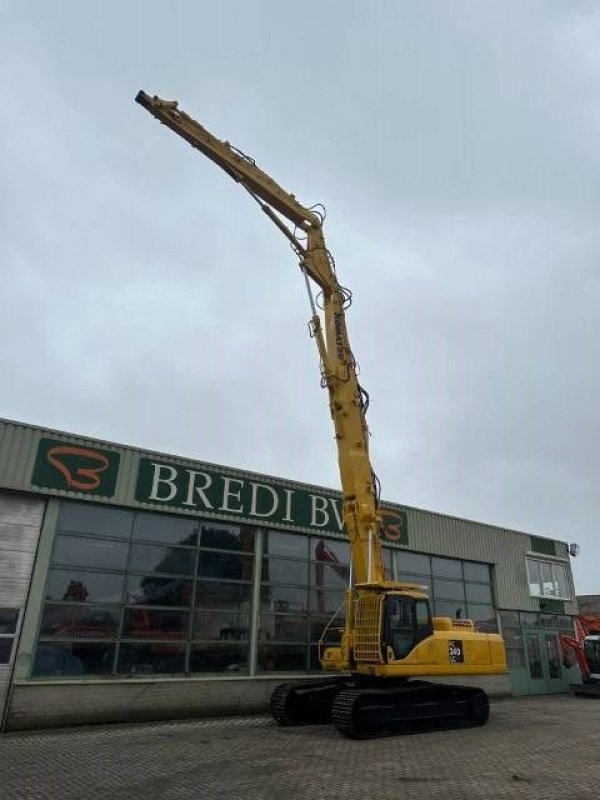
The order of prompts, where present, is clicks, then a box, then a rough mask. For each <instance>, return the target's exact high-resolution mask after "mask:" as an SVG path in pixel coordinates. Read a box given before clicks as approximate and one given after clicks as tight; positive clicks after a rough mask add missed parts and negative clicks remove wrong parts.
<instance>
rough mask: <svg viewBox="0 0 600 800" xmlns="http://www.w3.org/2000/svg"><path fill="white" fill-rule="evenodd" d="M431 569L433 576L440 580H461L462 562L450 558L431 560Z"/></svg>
mask: <svg viewBox="0 0 600 800" xmlns="http://www.w3.org/2000/svg"><path fill="white" fill-rule="evenodd" d="M431 568H432V570H433V574H434V575H438V576H439V577H441V578H456V579H457V580H462V576H463V574H462V562H461V561H455V560H454V559H452V558H432V559H431Z"/></svg>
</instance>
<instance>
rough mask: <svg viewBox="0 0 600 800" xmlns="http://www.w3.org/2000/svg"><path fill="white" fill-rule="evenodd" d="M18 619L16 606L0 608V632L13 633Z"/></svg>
mask: <svg viewBox="0 0 600 800" xmlns="http://www.w3.org/2000/svg"><path fill="white" fill-rule="evenodd" d="M18 621H19V609H18V608H0V633H15V631H16V630H17V622H18Z"/></svg>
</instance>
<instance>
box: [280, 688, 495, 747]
mask: <svg viewBox="0 0 600 800" xmlns="http://www.w3.org/2000/svg"><path fill="white" fill-rule="evenodd" d="M271 713H272V715H273V718H274V719H275V720H276V721H277V722H278V723H279V724H280V725H318V724H327V723H333V725H335V727H336V728H337V730H338V731H339V732H340V733H341V734H343V735H344V736H347V737H348V738H351V739H364V738H370V737H375V736H388V735H393V734H399V733H415V732H419V731H429V730H447V729H450V728H465V727H474V726H478V725H485V723H486V722H487V719H488V716H489V700H488V698H487V695H486V694H485V692H484V691H483V690H481V689H478V688H475V687H470V686H454V685H448V684H441V683H429V682H427V681H412V680H405V679H404V680H396V681H387V680H386V681H385V683H383V682H382V681H381V679H379V680H377V681H374V680H372V679H367V678H365V679H363V678H350V677H349V678H343V677H341V678H324V679H316V680H307V681H297V682H293V683H283V684H281V685H280V686H278V687H277V688H276V689H275V690H274V692H273V694H272V695H271Z"/></svg>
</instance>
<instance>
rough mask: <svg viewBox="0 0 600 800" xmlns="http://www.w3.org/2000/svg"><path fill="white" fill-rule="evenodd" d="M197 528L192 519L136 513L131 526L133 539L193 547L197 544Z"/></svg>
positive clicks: (194, 520) (195, 522)
mask: <svg viewBox="0 0 600 800" xmlns="http://www.w3.org/2000/svg"><path fill="white" fill-rule="evenodd" d="M198 527H199V526H198V520H197V519H194V518H193V517H172V516H170V515H168V514H148V513H144V512H138V513H137V514H136V515H135V520H134V524H133V538H134V540H140V539H143V540H145V541H148V542H164V543H165V544H182V545H187V546H188V547H194V546H195V545H196V544H197V543H198Z"/></svg>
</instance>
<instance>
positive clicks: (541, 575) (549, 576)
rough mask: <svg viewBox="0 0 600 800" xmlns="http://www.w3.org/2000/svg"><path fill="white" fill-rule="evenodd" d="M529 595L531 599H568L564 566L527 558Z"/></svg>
mask: <svg viewBox="0 0 600 800" xmlns="http://www.w3.org/2000/svg"><path fill="white" fill-rule="evenodd" d="M526 563H527V575H528V577H529V594H530V595H531V596H532V597H556V598H560V599H563V600H569V599H570V592H569V590H568V588H567V572H566V566H565V565H564V564H562V563H558V562H553V561H544V560H542V559H537V558H527V559H526Z"/></svg>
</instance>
